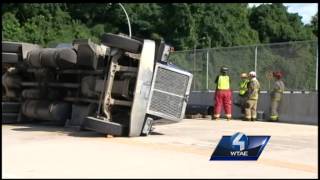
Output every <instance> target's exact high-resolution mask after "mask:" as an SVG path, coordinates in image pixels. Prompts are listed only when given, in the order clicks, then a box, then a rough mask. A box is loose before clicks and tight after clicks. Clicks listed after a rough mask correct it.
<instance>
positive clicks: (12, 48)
mask: <svg viewBox="0 0 320 180" xmlns="http://www.w3.org/2000/svg"><path fill="white" fill-rule="evenodd" d="M21 47H22V45H21V43H14V42H2V52H7V53H19V54H21V50H22V49H21Z"/></svg>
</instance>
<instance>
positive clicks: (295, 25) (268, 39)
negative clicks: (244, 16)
mask: <svg viewBox="0 0 320 180" xmlns="http://www.w3.org/2000/svg"><path fill="white" fill-rule="evenodd" d="M249 22H250V25H251V27H252V28H254V29H255V30H256V31H258V33H259V39H260V41H261V42H262V43H274V42H286V41H302V40H310V39H313V38H314V36H313V35H312V34H310V33H309V31H307V30H306V28H305V27H304V26H303V23H302V21H301V16H299V15H298V14H297V13H289V12H288V11H287V7H285V6H284V5H283V4H281V3H273V4H263V5H260V6H258V7H253V8H252V10H251V14H250V19H249Z"/></svg>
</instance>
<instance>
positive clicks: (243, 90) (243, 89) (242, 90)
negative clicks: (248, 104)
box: [239, 79, 249, 95]
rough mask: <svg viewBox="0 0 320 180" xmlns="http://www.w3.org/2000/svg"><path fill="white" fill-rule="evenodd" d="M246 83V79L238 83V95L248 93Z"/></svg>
mask: <svg viewBox="0 0 320 180" xmlns="http://www.w3.org/2000/svg"><path fill="white" fill-rule="evenodd" d="M248 82H249V80H248V79H246V80H244V81H241V82H240V90H239V94H240V95H244V94H245V93H246V92H247V91H248V87H247V85H248Z"/></svg>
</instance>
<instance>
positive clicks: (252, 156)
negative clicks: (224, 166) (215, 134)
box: [210, 132, 270, 160]
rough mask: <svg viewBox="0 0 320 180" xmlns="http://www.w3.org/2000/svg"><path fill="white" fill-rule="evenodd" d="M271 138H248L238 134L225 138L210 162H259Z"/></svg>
mask: <svg viewBox="0 0 320 180" xmlns="http://www.w3.org/2000/svg"><path fill="white" fill-rule="evenodd" d="M269 139H270V136H246V135H245V134H244V133H240V132H237V133H235V134H234V135H232V136H223V137H222V138H221V140H220V142H219V144H218V146H217V147H216V149H215V151H214V152H213V154H212V156H211V158H210V160H257V159H258V158H259V156H260V154H261V152H262V150H263V149H264V147H265V146H266V144H267V143H268V141H269Z"/></svg>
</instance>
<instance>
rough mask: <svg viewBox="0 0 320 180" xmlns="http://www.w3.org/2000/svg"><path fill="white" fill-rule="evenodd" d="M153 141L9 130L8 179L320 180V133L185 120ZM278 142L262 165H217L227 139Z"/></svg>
mask: <svg viewBox="0 0 320 180" xmlns="http://www.w3.org/2000/svg"><path fill="white" fill-rule="evenodd" d="M155 128H156V129H155V132H154V133H153V135H149V136H147V137H135V138H119V137H105V136H103V135H100V134H97V133H95V132H90V131H81V132H78V131H75V130H73V129H66V128H62V127H52V126H51V127H48V126H40V125H2V158H3V159H2V177H3V178H318V144H317V143H318V126H312V125H293V124H285V123H271V122H243V121H238V120H232V121H225V120H219V121H212V120H206V119H197V120H195V119H193V120H190V119H185V120H183V121H182V122H180V123H176V124H168V125H159V126H156V127H155ZM235 132H243V133H245V134H246V135H271V139H270V141H269V143H268V144H267V146H266V147H265V149H264V151H263V152H262V154H261V156H260V158H259V159H258V161H209V158H210V156H211V154H212V152H213V150H214V149H215V147H216V146H217V144H218V142H219V140H220V138H221V137H222V136H223V135H233V134H234V133H235Z"/></svg>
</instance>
